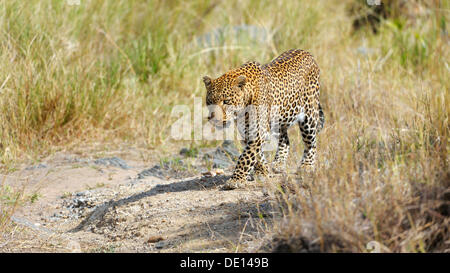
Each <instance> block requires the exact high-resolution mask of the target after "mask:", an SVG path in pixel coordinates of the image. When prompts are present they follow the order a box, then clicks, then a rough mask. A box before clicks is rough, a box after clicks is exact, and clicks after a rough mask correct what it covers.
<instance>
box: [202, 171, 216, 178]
mask: <svg viewBox="0 0 450 273" xmlns="http://www.w3.org/2000/svg"><path fill="white" fill-rule="evenodd" d="M215 175H216V174H215V173H214V172H211V171H209V172H204V173H202V176H206V177H212V176H215Z"/></svg>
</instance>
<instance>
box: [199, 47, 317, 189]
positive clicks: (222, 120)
mask: <svg viewBox="0 0 450 273" xmlns="http://www.w3.org/2000/svg"><path fill="white" fill-rule="evenodd" d="M319 74H320V70H319V67H318V65H317V63H316V62H315V60H314V59H313V57H312V55H311V54H310V53H308V52H306V51H303V50H298V49H295V50H289V51H286V52H284V53H283V54H281V55H280V56H279V57H277V58H276V59H274V60H273V61H272V62H270V63H268V64H265V65H261V64H259V63H257V62H248V63H245V64H243V65H242V66H240V67H239V68H236V69H234V70H231V71H229V72H227V73H225V74H224V75H222V76H220V77H219V78H217V79H214V80H213V79H211V78H210V77H208V76H205V77H204V78H203V81H204V83H205V87H206V90H207V93H206V104H207V106H208V108H209V109H210V114H209V116H208V119H209V121H210V122H211V123H213V124H215V125H216V126H219V127H220V126H227V125H228V124H229V123H230V122H232V121H233V120H237V121H238V123H239V121H242V123H243V126H242V127H243V128H244V130H242V134H243V135H244V136H243V137H244V143H245V148H244V150H243V153H242V154H241V155H240V157H239V159H238V162H237V165H236V168H235V170H234V173H233V175H232V177H231V179H230V180H228V181H227V183H226V185H225V187H224V188H225V189H233V188H236V187H239V186H241V185H242V184H243V183H244V182H245V181H246V180H247V177H248V175H249V173H250V171H251V170H252V169H254V170H255V173H257V174H264V175H267V174H269V167H268V164H267V162H266V160H265V158H264V154H263V152H262V146H263V144H264V143H265V141H266V140H267V139H268V136H269V135H270V134H276V135H278V149H277V152H276V155H275V159H274V162H273V163H272V170H273V171H274V172H282V171H284V170H285V164H286V159H287V156H288V153H289V137H288V133H287V130H288V128H289V127H291V126H292V125H293V124H295V123H297V124H298V125H299V128H300V132H301V134H302V138H303V142H304V144H305V149H304V152H303V157H302V161H301V166H302V167H304V168H306V169H308V170H311V169H314V165H315V160H316V146H317V141H316V135H317V133H318V132H319V131H320V130H321V129H322V128H323V124H324V121H325V119H324V114H323V111H322V107H321V105H320V102H319V94H320V91H319V89H320V85H319Z"/></svg>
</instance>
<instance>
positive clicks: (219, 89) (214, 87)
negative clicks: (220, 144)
mask: <svg viewBox="0 0 450 273" xmlns="http://www.w3.org/2000/svg"><path fill="white" fill-rule="evenodd" d="M203 82H204V83H205V87H206V106H207V107H208V109H209V115H208V121H209V122H211V123H212V124H213V125H215V126H218V127H227V126H228V125H229V124H230V123H231V121H233V120H234V119H235V118H236V115H237V113H238V112H239V111H240V110H241V109H243V108H244V107H245V91H244V89H245V85H246V83H247V77H246V76H245V75H243V74H235V73H229V74H225V75H223V76H221V77H219V78H217V79H215V80H213V79H211V78H210V77H208V76H205V77H203Z"/></svg>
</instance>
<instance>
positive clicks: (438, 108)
mask: <svg viewBox="0 0 450 273" xmlns="http://www.w3.org/2000/svg"><path fill="white" fill-rule="evenodd" d="M80 2H81V4H80V5H69V4H68V2H67V1H63V0H60V1H57V0H53V1H38V0H28V1H9V0H8V1H7V0H4V1H0V64H1V65H0V167H1V168H2V169H3V170H4V171H8V170H11V168H13V167H14V166H15V165H16V164H17V163H19V162H23V161H24V160H25V161H26V160H34V159H38V158H39V157H41V156H43V155H45V154H48V153H51V152H52V151H54V150H57V149H61V148H67V147H72V146H77V145H85V144H86V143H90V142H94V141H103V142H108V141H114V140H117V139H120V141H122V142H128V143H133V144H136V145H141V146H144V147H147V148H148V149H150V150H152V149H166V148H167V147H181V146H183V145H186V143H185V142H184V143H183V142H174V141H173V140H171V139H170V137H169V133H170V125H171V124H172V123H173V122H174V118H172V117H171V115H170V114H171V110H172V107H173V106H175V105H179V104H186V105H188V106H189V107H191V108H192V107H193V98H194V97H196V96H197V97H203V96H204V92H205V91H204V87H203V85H202V82H201V78H202V76H203V75H205V74H208V75H211V76H213V77H217V76H219V75H221V74H222V73H224V72H225V71H227V70H229V69H231V68H233V67H236V66H238V65H240V64H242V63H243V62H245V61H248V60H257V61H259V62H261V63H265V62H268V61H270V60H271V59H272V58H274V57H276V56H278V55H279V54H281V53H282V52H283V51H285V50H288V49H291V48H300V49H305V50H308V51H310V52H311V53H312V54H313V55H314V56H315V58H316V59H317V62H318V63H319V66H320V68H321V73H322V74H321V85H322V89H321V102H322V105H323V107H324V112H325V117H326V123H325V129H324V131H322V133H321V134H320V137H319V166H320V168H319V171H318V172H317V174H315V176H314V177H313V178H311V179H309V180H306V182H305V185H306V186H305V187H306V188H307V192H308V194H306V195H305V194H304V189H300V188H298V189H297V190H296V192H297V194H296V195H295V198H292V197H287V195H286V196H285V198H286V200H287V201H286V202H287V204H288V206H287V207H288V208H289V209H288V210H287V211H286V213H285V219H284V220H283V221H282V223H283V225H281V224H280V225H279V226H278V227H276V228H275V233H276V234H278V236H279V237H280V238H281V239H282V240H286V241H289V242H291V241H292V240H294V241H295V240H296V239H295V238H297V239H298V238H301V237H305V238H309V239H310V241H314V240H315V239H317V240H316V242H320V247H321V249H322V250H328V251H332V250H335V251H343V250H350V251H365V250H366V243H367V242H369V241H377V242H379V243H381V244H382V245H384V246H385V247H386V248H387V249H389V250H390V251H433V250H436V249H438V250H442V249H447V250H448V249H449V246H448V240H449V237H448V228H447V227H445V228H443V227H444V226H446V225H447V224H448V217H445V213H444V218H442V219H441V218H439V217H438V216H430V215H434V214H432V213H431V212H430V213H428V212H429V211H435V207H438V208H439V207H440V206H441V205H442V204H441V203H442V202H444V201H442V198H441V193H442V192H443V191H444V190H445V189H447V188H448V187H449V186H450V185H449V180H450V178H449V171H448V152H447V150H448V145H449V144H448V140H449V125H448V124H449V119H448V117H449V113H448V111H449V110H448V106H449V105H450V98H449V87H450V82H449V81H450V77H449V70H450V68H449V64H448V60H449V50H448V45H449V36H448V30H447V22H448V12H449V2H448V1H410V2H408V4H407V5H405V6H404V7H402V8H401V9H400V10H399V11H397V13H396V14H395V15H393V16H391V17H388V18H387V19H386V20H383V21H382V22H381V23H380V26H379V29H378V33H377V34H374V33H373V32H372V31H371V30H370V28H369V27H363V28H361V29H359V30H357V31H354V30H352V21H353V20H354V19H355V16H357V15H355V14H349V12H348V10H349V5H352V4H354V3H355V2H358V1H351V0H347V1H337V0H336V1H334V0H333V1H328V0H327V1H325V0H324V1H252V0H249V1H219V0H216V1H138V0H115V1H93V0H91V1H88V0H81V1H80ZM383 2H386V3H392V2H394V3H395V1H383ZM400 2H401V1H400ZM236 26H254V27H256V28H257V29H258V31H257V33H256V34H255V35H256V37H258V38H256V39H255V37H254V36H252V35H247V34H245V33H246V32H245V31H244V34H243V35H235V34H236V33H235V28H233V27H236ZM219 29H220V30H221V32H220V35H219V36H220V37H219V38H217V39H216V38H213V39H209V40H210V41H211V40H212V41H213V42H208V37H216V36H214V33H217V30H219ZM205 35H206V36H205ZM208 35H209V36H208ZM202 37H203V38H204V39H202ZM261 37H262V38H261ZM199 41H200V42H199ZM291 132H292V133H291V134H292V136H291V139H292V142H293V146H294V148H293V149H292V150H293V151H294V152H293V153H291V162H292V166H293V167H295V166H294V163H295V162H298V159H299V158H300V156H301V153H302V150H303V149H302V146H301V143H300V141H299V137H298V132H297V130H292V131H291ZM205 144H207V143H205V142H204V141H197V142H195V143H190V145H193V146H196V145H197V146H199V145H205ZM158 147H159V148H158ZM161 147H163V148H161ZM281 201H282V200H281ZM282 202H283V201H282ZM2 204H3V206H4V203H2ZM305 208H310V209H305ZM444 209H445V207H444ZM427 213H428V214H427ZM438 214H439V215H441V216H442V214H441V213H439V211H438ZM361 215H362V216H361ZM447 216H448V215H447ZM335 237H339V239H336V240H334V239H333V240H328V241H327V240H326V238H335ZM293 238H294V239H293ZM290 240H291V241H290ZM445 240H447V243H445ZM297 241H298V240H297ZM327 242H328V243H327ZM330 242H331V243H330ZM333 242H334V243H333ZM291 245H292V244H291Z"/></svg>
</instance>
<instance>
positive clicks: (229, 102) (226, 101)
mask: <svg viewBox="0 0 450 273" xmlns="http://www.w3.org/2000/svg"><path fill="white" fill-rule="evenodd" d="M223 104H231V100H224V101H223Z"/></svg>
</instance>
